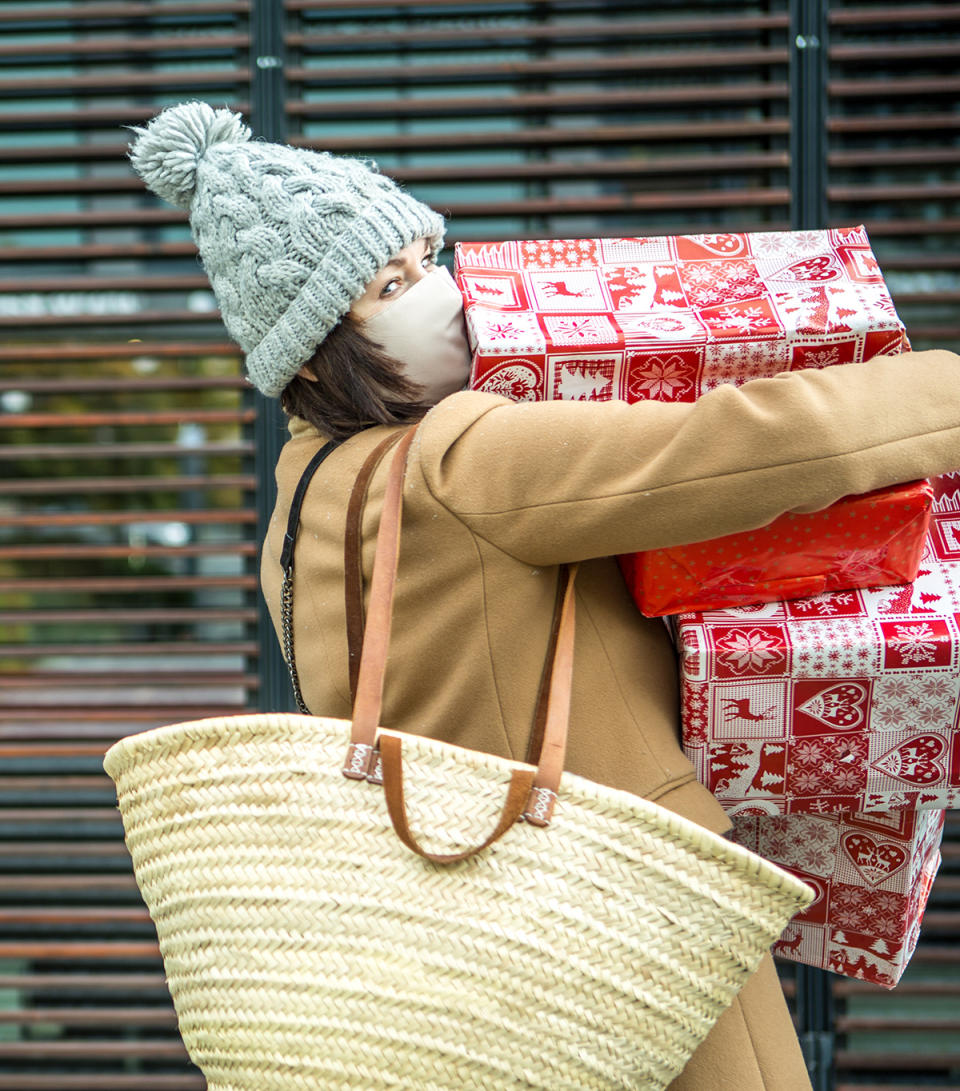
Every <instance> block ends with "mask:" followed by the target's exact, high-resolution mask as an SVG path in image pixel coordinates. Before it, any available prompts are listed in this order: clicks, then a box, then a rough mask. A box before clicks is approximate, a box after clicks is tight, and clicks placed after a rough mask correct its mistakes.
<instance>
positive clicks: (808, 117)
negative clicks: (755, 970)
mask: <svg viewBox="0 0 960 1091" xmlns="http://www.w3.org/2000/svg"><path fill="white" fill-rule="evenodd" d="M829 6H830V0H790V191H791V206H792V213H791V224H792V226H793V227H794V228H795V229H797V230H802V229H804V228H824V227H828V226H829V224H828V223H827V216H828V214H829V213H828V207H827V62H828V39H827V32H828V27H829V23H828V18H827V16H828V11H829ZM796 981H797V1021H798V1028H797V1029H798V1032H799V1035H800V1047H801V1049H802V1050H803V1055H804V1058H805V1059H806V1062H807V1071H808V1072H809V1073H810V1082H811V1083H812V1084H813V1091H832V1089H833V1086H834V1064H833V1054H834V1046H835V1035H834V1030H833V1021H834V1001H833V975H832V974H830V973H829V972H827V971H826V970H819V969H815V968H814V967H812V966H802V965H798V966H797V976H796Z"/></svg>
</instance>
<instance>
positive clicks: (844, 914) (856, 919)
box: [830, 900, 863, 930]
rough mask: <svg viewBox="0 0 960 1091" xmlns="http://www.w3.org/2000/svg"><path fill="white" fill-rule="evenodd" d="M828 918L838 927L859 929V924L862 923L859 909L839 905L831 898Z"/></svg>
mask: <svg viewBox="0 0 960 1091" xmlns="http://www.w3.org/2000/svg"><path fill="white" fill-rule="evenodd" d="M830 920H831V923H833V924H834V925H836V926H837V927H838V928H849V929H851V930H859V927H860V925H862V924H863V914H862V913H861V912H860V910H859V909H854V908H852V907H851V908H847V907H844V906H839V905H837V903H836V900H833V901H832V902H831V904H830Z"/></svg>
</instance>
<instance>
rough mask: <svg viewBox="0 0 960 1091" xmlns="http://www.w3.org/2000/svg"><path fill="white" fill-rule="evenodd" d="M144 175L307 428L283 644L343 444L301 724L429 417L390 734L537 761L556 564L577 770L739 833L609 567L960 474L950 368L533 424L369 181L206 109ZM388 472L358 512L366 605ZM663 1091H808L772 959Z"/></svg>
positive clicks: (392, 684) (417, 475) (415, 214)
mask: <svg viewBox="0 0 960 1091" xmlns="http://www.w3.org/2000/svg"><path fill="white" fill-rule="evenodd" d="M132 159H133V162H134V165H135V166H136V168H137V169H138V170H139V171H140V173H141V174H142V176H143V177H144V179H145V181H146V182H147V184H148V185H149V186H151V188H153V189H154V190H155V191H156V192H158V193H159V194H160V195H161V196H164V197H166V198H167V199H170V200H173V201H175V202H176V203H179V204H182V205H183V206H185V207H189V208H190V211H191V223H192V226H193V231H194V234H195V237H196V239H197V243H198V246H199V248H200V252H201V256H202V258H203V261H204V264H205V267H206V269H207V271H208V273H209V275H210V278H211V281H212V284H213V287H214V290H215V292H216V294H217V297H218V299H219V302H220V304H221V309H222V313H223V316H224V319H225V322H226V324H227V327H228V329H229V330H230V332H231V334H232V335H233V336H234V337H235V339H236V340H237V341H238V342H239V344H240V345H241V347H242V348H243V349H244V350H245V352H246V358H247V366H248V370H249V374H250V377H251V379H252V381H253V382H254V384H255V385H256V386H257V387H258V388H259V389H260V390H261V391H262V392H263V393H265V394H267V395H270V396H278V395H279V396H280V397H281V399H282V402H283V405H284V407H285V408H286V410H287V412H288V414H290V416H291V421H290V433H291V436H290V440H289V442H288V443H287V444H286V446H285V447H284V450H283V452H282V454H281V457H280V460H279V464H278V466H277V483H278V490H279V492H278V499H277V506H276V511H275V514H274V518H273V522H272V525H271V527H270V531H269V533H268V535H267V539H266V542H265V544H264V549H263V558H262V571H261V575H262V584H263V591H264V594H265V596H266V599H267V602H268V603H269V606H270V609H271V612H272V616H273V618H274V622H275V623H276V624H278V625H279V597H280V582H281V572H280V565H279V556H280V549H281V545H282V539H283V533H284V529H285V525H286V517H287V512H288V509H289V505H290V502H291V497H292V493H293V491H294V489H295V487H296V484H297V482H298V480H299V478H300V475H301V473H302V471H303V469H304V467H305V466H306V464H307V463H308V462H309V460H310V459H311V457H312V456H313V455H314V454H315V453H316V452H317V451H318V449H319V448H320V447H321V446H322V445H323V444H324V443H325V442H326V440H328V439H330V438H335V439H338V440H343V443H342V445H341V446H340V447H339V448H337V449H336V450H335V451H334V452H333V453H332V454H331V455H330V457H329V458H328V459H327V461H326V462H325V463H324V464H323V466H322V467H321V468H320V471H319V472H318V474H317V477H316V478H315V479H314V484H313V485H312V487H311V489H310V491H309V493H308V494H307V501H306V503H305V505H304V510H303V513H302V519H301V527H300V534H299V538H298V543H297V549H296V574H297V575H296V587H297V608H296V614H295V644H296V648H297V662H298V666H299V675H300V685H301V689H302V693H303V696H304V699H305V702H306V705H307V706H308V707H309V708H310V709H311V711H313V712H315V713H318V714H325V715H330V716H337V717H349V715H350V712H351V700H350V664H349V656H348V649H347V640H346V629H347V619H346V617H345V608H344V595H343V581H344V571H343V542H344V534H345V527H346V507H347V502H348V498H349V496H350V493H351V490H352V488H353V486H354V482H355V480H356V478H357V475H358V473H359V472H360V469H361V466H362V465H363V463H364V462H365V460H366V459H367V457H368V455H370V454H371V452H373V451H374V449H375V448H377V446H378V445H379V444H381V442H382V441H383V440H384V438H385V437H387V436H389V435H390V434H391V433H397V432H402V431H404V430H405V429H406V428H407V427H408V426H409V424H410V422H411V421H414V420H419V419H420V418H422V423H421V424H420V426H419V428H418V432H417V435H416V438H415V440H414V443H413V446H412V447H411V450H410V456H409V462H408V472H407V478H406V485H405V489H404V501H403V502H404V525H403V541H402V549H401V558H400V567H399V578H398V586H397V593H396V601H395V606H394V626H393V633H394V639H393V643H392V645H391V653H390V663H389V668H388V673H387V683H386V695H385V705H384V716H383V722H384V723H385V724H386V725H388V726H390V727H395V728H398V729H401V730H404V731H410V732H418V733H422V734H426V735H433V736H437V737H442V738H444V739H446V740H448V741H451V742H455V743H459V744H461V745H464V746H468V747H472V748H476V749H480V750H485V751H488V752H491V753H495V754H500V755H503V756H505V757H511V758H519V759H522V758H523V757H524V756H525V751H526V746H527V741H528V736H529V734H530V728H531V724H532V720H533V713H534V704H535V699H536V695H537V690H538V686H539V683H540V676H541V671H542V667H543V663H544V657H545V653H546V648H547V643H548V637H549V630H550V626H551V618H552V615H553V609H554V600H555V592H556V587H557V581H558V566H559V565H561V564H563V563H565V562H572V561H582V562H583V563H582V564H581V568H580V574H579V576H578V579H577V597H578V610H577V632H576V654H575V667H574V670H575V676H574V696H573V703H572V709H571V723H570V737H569V743H568V751H567V768H568V769H570V770H572V771H573V772H576V773H579V774H581V775H583V776H586V777H589V778H591V779H593V780H596V781H600V782H602V783H604V784H607V785H611V786H613V787H617V788H623V789H626V790H629V791H631V792H634V793H636V794H639V795H642V796H645V797H646V798H648V799H652V800H656V801H657V802H658V803H660V804H661V805H663V806H665V807H668V808H670V809H672V810H675V811H677V812H679V813H681V814H683V815H685V816H687V817H688V818H690V819H692V820H694V821H696V822H698V823H700V824H702V825H704V826H707V827H709V828H710V829H712V830H714V831H716V832H718V833H723V832H725V831H726V830H728V829H729V823H728V821H727V819H726V817H725V815H724V813H723V811H722V809H721V808H720V806H719V804H718V803H717V801H716V800H715V799H714V798H713V797H712V796H711V795H710V793H709V792H708V791H707V790H706V789H705V788H703V787H702V786H701V785H700V784H699V783H697V781H696V779H695V777H694V772H693V768H692V766H691V765H690V763H689V761H688V760H687V759H686V757H685V756H684V754H683V752H682V750H681V748H680V745H679V723H678V691H677V672H676V664H675V660H674V654H673V650H672V648H671V645H670V641H669V639H668V637H667V634H666V631H665V629H664V626H663V625H662V623H661V622H659V621H650V620H646V619H644V618H642V617H641V616H640V615H639V614H638V612H637V611H636V609H635V608H634V606H633V604H632V602H631V600H630V599H629V597H628V594H627V592H626V590H625V588H624V584H623V581H622V579H621V578H620V575H619V572H618V570H617V568H616V565H615V563H614V562H613V561H612V560H610V559H609V558H610V557H611V556H612V555H614V554H616V553H620V552H627V551H632V550H638V549H648V548H652V547H656V546H664V545H669V544H673V543H679V542H689V541H696V540H703V539H706V538H710V537H714V536H717V535H721V534H727V533H731V532H733V531H737V530H743V529H748V528H752V527H758V526H762V525H764V524H766V523H768V522H769V521H770V520H771V519H773V518H774V517H776V516H777V515H779V514H781V513H782V512H785V511H797V510H813V509H817V508H821V507H824V506H826V505H827V504H830V503H832V502H833V501H834V500H836V499H838V498H839V497H841V496H843V495H846V494H849V493H858V492H865V491H867V490H870V489H873V488H878V487H880V486H883V485H888V484H892V483H894V482H901V481H906V480H910V479H913V478H918V477H923V476H927V475H930V474H936V473H940V472H943V471H946V470H950V469H954V468H956V467H958V466H960V398H958V397H957V396H956V390H957V384H958V381H960V358H958V357H956V356H954V355H953V354H950V353H947V352H926V353H917V354H911V355H905V356H901V357H890V358H878V359H876V360H873V361H870V362H869V363H866V364H850V365H845V366H843V367H834V368H825V369H823V370H817V371H807V372H797V373H792V374H787V375H781V376H778V377H776V378H774V379H760V380H755V381H753V382H750V383H747V384H746V385H745V386H743V387H741V388H739V389H736V388H734V387H731V386H724V387H721V388H719V389H717V390H714V391H712V392H711V393H709V394H708V395H706V396H705V397H703V398H702V399H701V400H700V401H699V402H697V403H696V404H693V405H688V404H684V405H661V404H656V403H643V404H639V405H634V406H630V405H627V404H625V403H622V402H611V403H605V404H598V403H579V402H578V403H571V402H551V403H542V404H534V405H531V404H524V405H517V404H513V403H511V402H508V401H506V400H505V399H503V398H499V397H496V396H494V395H489V394H483V393H477V392H469V391H463V390H462V388H463V386H464V384H465V382H466V379H467V375H468V367H469V355H468V350H467V347H466V344H465V341H464V337H463V324H462V316H461V312H460V301H459V296H458V294H457V292H456V289H455V287H454V286H453V285H452V284H451V283H450V280H449V276H448V275H447V274H446V273H444V272H442V271H440V270H437V269H436V267H435V265H434V262H435V258H436V253H437V250H438V249H439V247H440V245H441V242H442V234H443V221H442V219H441V218H440V217H439V216H438V215H437V214H436V213H434V212H432V211H431V210H430V209H428V208H426V207H425V206H423V205H421V204H420V203H419V202H416V201H414V200H413V199H412V198H411V197H410V196H409V195H407V194H405V193H403V192H402V191H401V190H399V189H398V188H397V187H396V186H394V185H393V183H391V182H389V181H388V180H386V179H384V178H383V177H382V176H380V175H378V174H376V173H375V172H374V171H373V170H372V169H370V168H368V167H367V166H365V165H363V164H359V163H357V162H353V161H350V160H342V159H335V158H333V157H330V156H324V155H316V154H312V153H307V152H302V151H295V150H293V149H289V148H282V147H278V146H275V145H269V144H262V143H255V142H250V140H249V134H248V133H247V131H246V130H245V129H244V128H243V126H242V124H241V122H240V121H239V119H238V118H237V117H235V116H234V115H231V114H229V113H228V112H227V111H214V110H212V109H211V108H210V107H207V106H205V105H203V104H199V103H192V104H185V105H183V106H180V107H175V108H173V109H171V110H168V111H166V112H165V113H164V114H161V115H160V116H159V117H158V118H157V119H155V120H154V121H153V122H152V123H151V124H150V126H148V127H147V129H145V130H141V131H140V135H139V139H138V140H137V142H136V145H135V146H134V149H133V152H132ZM388 461H389V460H381V462H380V464H379V466H378V467H377V468H376V470H375V471H374V472H373V476H372V479H371V483H370V487H369V493H368V496H367V500H366V503H365V507H364V509H363V523H362V530H363V533H362V544H363V548H362V561H363V572H364V575H365V577H366V580H367V581H369V577H370V571H371V567H372V555H373V548H374V541H375V537H376V532H377V527H378V522H379V512H380V507H381V504H382V500H383V491H384V481H385V473H386V467H387V463H388ZM671 1086H672V1088H673V1091H724V1089H729V1091H755V1089H756V1091H759V1089H766V1091H802V1089H803V1088H808V1087H809V1080H808V1077H807V1074H806V1069H805V1066H804V1063H803V1060H802V1057H801V1055H800V1051H799V1048H798V1045H797V1040H796V1036H795V1034H794V1031H793V1027H792V1025H791V1022H790V1019H789V1015H788V1013H787V1009H786V1005H785V1003H784V1000H783V995H782V993H781V991H780V988H779V985H778V982H777V978H776V974H775V971H774V968H773V963H772V960H771V959H770V958H769V957H768V958H767V959H766V960H765V962H764V964H763V965H762V967H761V969H760V970H759V971H758V972H757V973H756V974H755V975H754V977H753V978H751V980H750V981H749V982H748V983H747V985H746V987H745V988H744V989H743V991H742V993H741V995H740V997H739V998H738V1000H737V1001H735V1002H734V1004H733V1005H732V1006H731V1008H730V1009H728V1011H727V1012H726V1013H725V1014H724V1015H723V1016H722V1017H721V1019H720V1021H719V1022H718V1023H717V1025H716V1026H715V1027H714V1029H713V1031H712V1032H711V1033H710V1035H709V1037H708V1038H707V1040H706V1041H705V1042H704V1043H703V1044H702V1046H701V1047H700V1049H699V1050H698V1051H697V1053H696V1054H695V1055H694V1057H693V1058H692V1059H691V1061H690V1063H689V1064H688V1066H687V1068H686V1069H685V1070H684V1072H683V1073H682V1074H681V1075H680V1076H679V1077H678V1078H677V1079H676V1080H675V1082H674V1083H673V1084H672V1085H671Z"/></svg>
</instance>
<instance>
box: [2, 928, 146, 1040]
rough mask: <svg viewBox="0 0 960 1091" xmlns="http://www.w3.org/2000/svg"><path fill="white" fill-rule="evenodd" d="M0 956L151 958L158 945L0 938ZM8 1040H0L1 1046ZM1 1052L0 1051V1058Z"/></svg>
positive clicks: (86, 959)
mask: <svg viewBox="0 0 960 1091" xmlns="http://www.w3.org/2000/svg"><path fill="white" fill-rule="evenodd" d="M0 958H15V959H20V960H22V959H35V960H37V961H44V962H46V961H51V962H52V961H56V962H63V961H66V962H73V961H77V962H91V961H92V962H98V961H100V960H110V961H113V960H115V959H120V960H126V959H137V960H138V961H143V962H146V961H150V962H152V961H154V960H159V958H160V946H159V944H157V943H156V942H155V941H154V942H151V941H149V940H139V941H136V942H133V941H129V940H111V941H109V942H104V941H103V940H90V941H79V940H78V941H75V942H72V943H67V942H63V941H61V940H43V941H36V942H20V941H19V940H15V941H12V942H10V941H0ZM6 1044H8V1043H0V1048H2V1046H3V1045H6ZM2 1057H3V1053H2V1052H0V1058H2Z"/></svg>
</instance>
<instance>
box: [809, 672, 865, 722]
mask: <svg viewBox="0 0 960 1091" xmlns="http://www.w3.org/2000/svg"><path fill="white" fill-rule="evenodd" d="M866 700H867V690H866V687H864V686H861V685H860V683H859V682H839V683H838V684H837V685H835V686H828V687H827V688H826V689H822V690H820V692H819V693H815V694H814V695H813V696H812V697H808V698H807V700H806V701H804V702H803V704H802V705H798V706H797V711H798V712H802V713H804V714H805V715H807V716H810V717H811V718H812V719H814V720H819V721H820V723H822V724H825V725H826V726H827V727H831V728H835V729H839V730H846V729H849V728H851V727H859V726H860V724H862V723H863V718H864V707H865V705H866Z"/></svg>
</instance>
